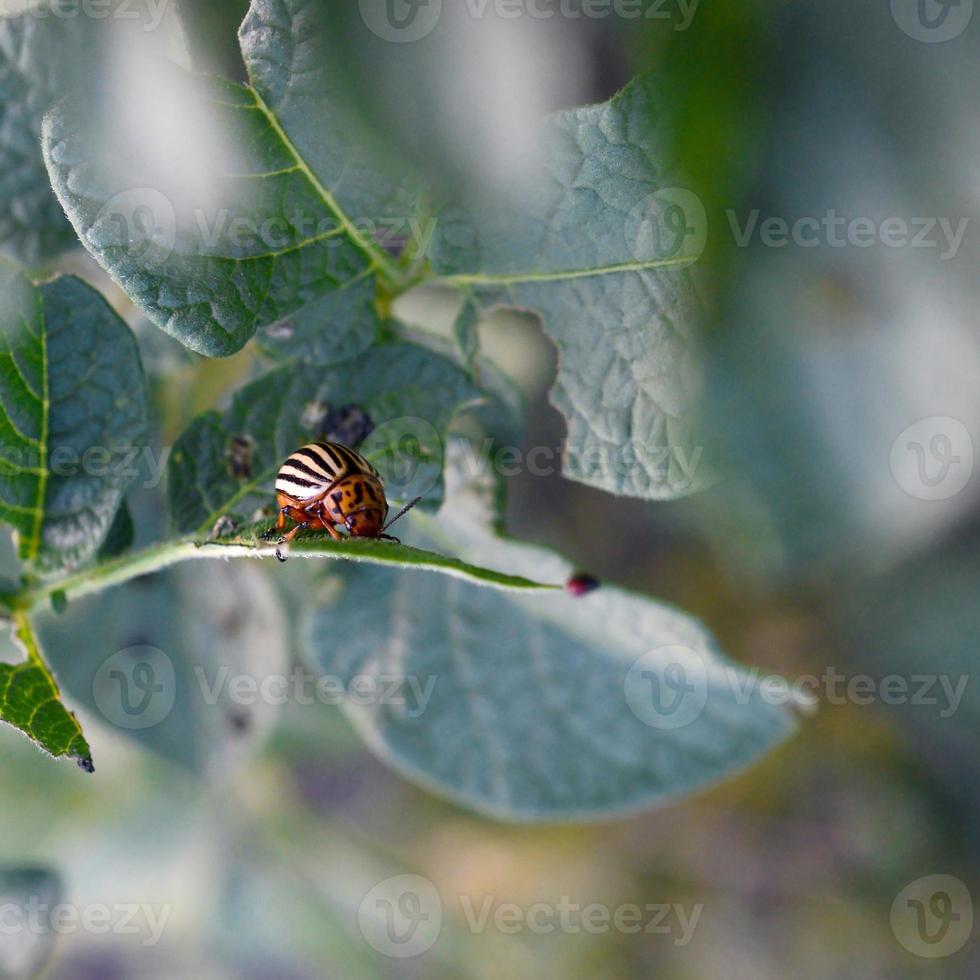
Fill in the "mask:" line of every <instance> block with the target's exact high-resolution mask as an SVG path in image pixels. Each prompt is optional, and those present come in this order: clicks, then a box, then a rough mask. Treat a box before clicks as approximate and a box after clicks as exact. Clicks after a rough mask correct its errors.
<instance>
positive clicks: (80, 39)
mask: <svg viewBox="0 0 980 980" xmlns="http://www.w3.org/2000/svg"><path fill="white" fill-rule="evenodd" d="M38 6H39V8H40V9H41V10H46V9H47V5H44V4H41V5H38ZM38 12H39V11H37V10H28V11H27V12H25V13H22V14H19V15H17V16H0V250H2V251H4V252H7V253H8V254H10V255H11V256H13V257H14V258H16V259H19V260H20V261H22V262H26V263H28V264H34V263H37V262H40V261H41V260H42V259H46V258H49V257H51V256H54V255H57V254H58V253H59V252H61V251H63V250H64V249H66V248H69V247H70V246H72V245H75V244H76V238H75V233H74V232H73V231H72V227H71V225H70V224H69V223H68V221H67V219H66V218H65V214H64V212H63V211H62V210H61V207H60V205H59V204H58V200H57V198H56V197H55V196H54V194H52V193H51V185H50V183H49V182H48V175H47V173H45V170H44V160H43V159H42V156H41V150H40V147H39V145H38V144H39V140H40V136H41V118H42V116H43V114H44V113H45V111H47V110H48V109H49V108H50V107H51V106H52V105H53V104H54V103H55V102H56V101H57V100H58V99H59V98H61V97H62V95H64V93H65V92H66V91H67V90H68V89H69V88H70V86H71V84H72V82H73V81H74V80H75V78H76V77H77V74H78V72H77V70H76V69H77V67H78V66H77V60H78V57H79V56H80V55H81V53H82V51H83V50H85V49H87V57H88V58H91V57H92V55H93V52H92V31H91V23H92V21H91V18H87V17H75V18H74V19H72V20H66V19H64V18H58V17H54V16H50V15H49V16H46V17H41V16H38V15H37V14H38Z"/></svg>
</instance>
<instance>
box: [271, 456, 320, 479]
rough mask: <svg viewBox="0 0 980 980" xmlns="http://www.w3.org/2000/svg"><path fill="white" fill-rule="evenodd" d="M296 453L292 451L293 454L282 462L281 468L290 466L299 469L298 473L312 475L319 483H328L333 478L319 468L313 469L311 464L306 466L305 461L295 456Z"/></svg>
mask: <svg viewBox="0 0 980 980" xmlns="http://www.w3.org/2000/svg"><path fill="white" fill-rule="evenodd" d="M297 455H298V454H297V453H293V455H292V456H290V457H289V459H287V460H286V462H285V463H283V464H282V468H283V469H285V468H286V467H287V466H291V467H292V468H293V469H294V470H299V471H300V473H305V474H306V475H307V476H312V477H313V478H314V479H315V480H318V481H319V482H320V483H324V482H326V483H329V482H330V481H331V480H332V479H333V475H332V474H329V473H323V472H321V471H320V470H315V469H313V467H312V466H307V465H306V463H304V462H302V461H301V460H299V459H297V458H296V457H297ZM280 472H282V470H280Z"/></svg>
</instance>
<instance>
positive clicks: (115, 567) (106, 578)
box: [3, 539, 201, 615]
mask: <svg viewBox="0 0 980 980" xmlns="http://www.w3.org/2000/svg"><path fill="white" fill-rule="evenodd" d="M200 549H201V546H200V545H199V544H197V543H196V542H194V541H187V540H183V539H178V540H177V541H167V542H164V543H162V544H156V545H150V546H149V547H148V548H144V549H142V550H141V551H134V552H132V553H130V554H126V555H120V556H119V557H118V558H111V559H110V560H109V561H106V562H103V563H102V564H101V565H96V566H95V567H94V568H86V569H83V570H82V571H79V572H73V573H72V574H70V575H66V576H65V577H64V578H60V579H54V580H52V581H50V582H43V583H41V584H40V585H36V586H34V587H33V588H29V589H27V590H25V591H24V592H21V593H19V594H17V595H13V596H6V597H4V599H3V602H4V603H5V605H6V606H7V608H8V610H10V611H11V612H13V613H14V614H15V615H16V614H17V613H18V612H21V611H27V610H31V609H36V608H37V607H38V606H41V605H42V604H44V603H45V602H48V601H50V599H51V597H52V596H53V595H54V594H55V593H58V592H60V593H62V594H63V595H64V596H65V598H66V599H77V598H80V597H81V596H85V595H91V594H93V593H96V592H101V591H102V590H103V589H108V588H110V587H111V586H113V585H121V584H122V583H123V582H128V581H129V580H130V579H134V578H139V576H141V575H148V574H149V573H151V572H156V571H159V570H160V569H161V568H167V567H168V566H169V565H175V564H176V563H177V562H180V561H184V560H185V559H187V558H196V557H199V556H200Z"/></svg>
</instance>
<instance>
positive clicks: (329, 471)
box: [293, 446, 340, 477]
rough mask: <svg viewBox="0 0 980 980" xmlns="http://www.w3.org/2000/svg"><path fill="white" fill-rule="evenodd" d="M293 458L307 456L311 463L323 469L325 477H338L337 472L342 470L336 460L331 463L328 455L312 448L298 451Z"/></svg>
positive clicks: (308, 447) (307, 447) (306, 447)
mask: <svg viewBox="0 0 980 980" xmlns="http://www.w3.org/2000/svg"><path fill="white" fill-rule="evenodd" d="M293 456H305V457H306V458H307V459H308V460H310V462H311V463H316V464H317V466H320V467H322V468H323V474H322V475H323V476H327V477H333V476H336V474H337V470H338V469H339V468H340V467H339V464H338V463H337V461H336V460H333V461H332V462H331V460H330V459H328V458H327V457H326V455H324V454H323V453H320V452H318V451H317V450H316V449H313V448H312V447H310V446H304V447H303V448H302V449H297V450H296V452H294V453H293ZM334 467H336V468H334Z"/></svg>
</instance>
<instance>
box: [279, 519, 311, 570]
mask: <svg viewBox="0 0 980 980" xmlns="http://www.w3.org/2000/svg"><path fill="white" fill-rule="evenodd" d="M304 516H305V515H304ZM309 523H310V522H309V521H308V520H306V521H303V523H302V524H297V525H296V526H295V527H294V528H293V529H292V530H291V531H290V532H289V533H288V534H284V535H283V536H282V537H281V538H280V539H279V541H278V542H277V545H276V558H278V559H279V560H280V561H285V560H286V559H285V558H284V557H283V554H282V552H281V551H280V550H279V547H280V546H281V545H284V544H289V542H290V541H292V540H293V538H295V537H296V535H297V533H298V532H299V531H302V530H303V528H305V527H307V526H309Z"/></svg>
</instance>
